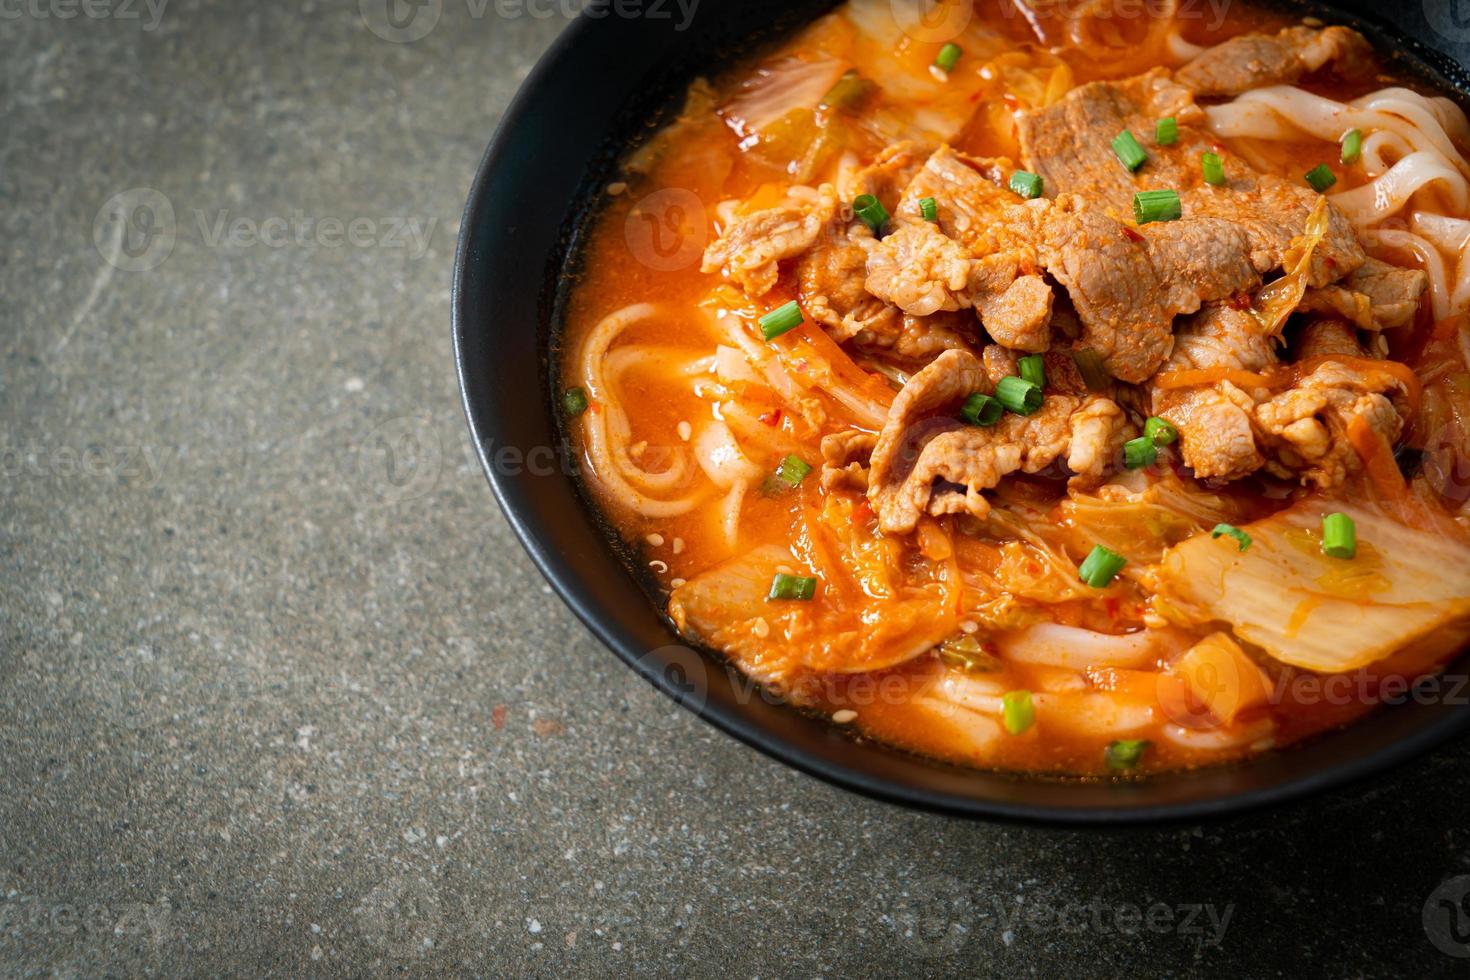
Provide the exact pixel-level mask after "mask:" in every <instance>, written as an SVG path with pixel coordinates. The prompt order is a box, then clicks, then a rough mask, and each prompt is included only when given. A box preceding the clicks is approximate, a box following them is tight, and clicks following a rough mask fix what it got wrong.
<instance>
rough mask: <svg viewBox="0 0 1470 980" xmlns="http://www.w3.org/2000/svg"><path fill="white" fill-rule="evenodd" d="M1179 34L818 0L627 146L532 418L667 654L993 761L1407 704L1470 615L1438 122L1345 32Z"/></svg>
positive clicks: (1071, 18) (1141, 756) (1455, 117)
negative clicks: (604, 529) (652, 582)
mask: <svg viewBox="0 0 1470 980" xmlns="http://www.w3.org/2000/svg"><path fill="white" fill-rule="evenodd" d="M920 13H926V16H922V17H921V16H919V15H920ZM1214 17H1215V14H1214V12H1213V11H1212V10H1208V9H1205V8H1200V9H1195V8H1191V7H1187V6H1181V5H1178V4H1175V3H1164V2H1158V3H1154V4H1152V5H1141V4H1136V3H1129V2H1124V0H1118V2H1117V3H1116V4H1115V3H1114V2H1113V0H1092V2H1072V0H1065V2H1050V3H1044V4H1032V3H1026V2H1024V0H983V2H976V3H974V4H970V3H950V4H948V5H939V6H935V5H933V4H929V5H926V6H914V7H910V6H908V5H906V3H905V2H903V0H894V2H891V3H890V2H889V0H850V2H849V3H847V4H845V5H843V6H841V7H839V8H837V9H836V10H835V11H834V12H832V13H830V14H828V15H826V16H823V17H821V18H820V19H818V20H816V21H814V22H812V23H811V24H809V25H808V26H807V27H805V28H804V29H803V30H801V31H799V32H798V33H796V34H794V35H793V36H791V37H789V38H787V39H786V40H784V41H783V42H781V43H780V44H779V45H777V46H775V47H773V48H770V49H768V50H763V51H761V52H759V53H757V54H755V55H753V56H752V57H751V58H750V60H748V61H746V62H744V63H742V64H738V65H737V66H736V67H734V68H732V69H730V70H729V71H727V72H725V73H723V74H721V75H719V76H718V77H713V78H709V79H700V80H698V81H696V82H695V83H694V84H693V85H692V86H691V87H690V89H689V91H688V93H687V97H686V100H685V104H684V108H683V111H682V112H681V113H680V114H679V116H678V118H677V119H676V120H674V121H673V122H672V123H670V124H669V125H667V126H665V127H664V128H663V129H661V130H659V131H658V132H657V133H655V134H653V135H652V136H651V138H650V139H648V140H647V141H646V142H645V143H644V144H643V145H641V146H640V147H638V148H637V149H636V150H634V151H633V152H632V153H631V154H630V155H629V156H628V157H627V158H626V159H625V160H624V162H623V164H622V173H620V174H619V175H618V177H617V179H616V180H615V181H614V182H612V183H610V184H609V185H608V187H607V188H606V199H605V204H604V207H603V208H602V210H601V212H600V215H599V217H598V218H597V220H596V222H595V224H594V226H593V227H592V229H591V231H590V235H589V238H588V243H587V245H586V252H585V269H584V272H583V273H582V275H581V277H580V278H579V280H578V281H577V282H576V283H575V284H574V286H573V289H572V293H571V298H570V302H569V304H568V307H567V311H568V312H567V317H566V322H565V324H564V325H563V326H564V334H563V337H562V341H561V345H562V357H561V358H560V363H561V365H562V367H563V377H562V378H561V389H560V392H559V395H560V398H561V404H560V406H559V407H560V408H561V409H562V411H563V412H564V413H565V417H566V420H567V426H568V431H569V434H570V438H572V440H573V441H574V442H575V444H576V446H577V448H578V451H579V458H580V459H581V461H582V464H583V470H584V473H585V477H586V483H587V486H588V488H589V490H590V491H591V493H592V495H593V496H594V498H595V499H596V501H597V503H598V505H599V507H600V508H601V509H602V511H603V512H604V513H605V515H606V516H607V518H608V519H609V522H610V523H611V524H612V525H614V526H615V527H616V528H617V529H618V531H619V532H620V533H621V535H622V536H623V537H624V538H625V540H626V541H627V542H628V543H629V545H630V546H631V547H632V549H633V550H634V551H635V553H636V554H637V556H638V558H637V560H638V561H639V562H641V563H643V564H644V565H645V567H646V569H647V570H648V571H649V573H651V574H652V575H653V576H655V577H656V580H657V582H658V583H659V585H660V587H661V588H662V590H663V593H664V595H665V600H664V601H666V603H667V613H668V615H669V617H670V618H671V620H672V622H673V623H674V624H675V625H676V626H677V628H678V629H679V631H680V632H681V633H682V634H683V635H685V636H686V637H688V638H689V640H690V641H691V642H694V643H697V644H700V645H703V646H705V647H708V648H712V649H715V650H718V651H720V652H722V653H723V654H724V655H725V656H727V657H728V658H730V660H731V661H732V662H733V663H734V664H736V665H737V666H738V667H739V669H740V670H742V671H744V672H745V673H746V674H747V675H748V676H749V677H751V678H752V679H754V680H755V681H758V682H759V683H761V684H763V685H766V686H768V687H769V688H770V689H772V690H775V691H777V692H779V693H780V694H781V695H782V696H783V697H785V698H787V699H788V700H789V701H791V702H792V703H793V704H795V705H798V706H800V707H802V708H806V709H810V710H814V711H820V712H823V713H825V714H827V715H829V716H830V717H831V719H832V720H833V722H834V723H836V724H840V725H845V726H849V727H850V728H851V729H852V730H853V731H854V732H855V733H861V734H863V735H866V736H868V737H872V738H876V739H880V740H884V741H887V742H890V743H893V744H896V745H899V746H903V747H906V748H909V749H912V750H915V751H919V752H922V753H927V754H931V755H934V756H938V757H941V758H944V759H948V760H953V761H956V762H959V763H962V764H967V765H972V766H978V767H985V768H996V769H1009V770H1018V771H1027V772H1047V773H1073V774H1082V775H1105V774H1112V775H1116V776H1122V777H1127V776H1135V775H1139V774H1146V773H1149V772H1153V771H1159V770H1167V769H1177V768H1184V767H1192V766H1199V765H1205V764H1214V763H1220V762H1224V761H1228V760H1232V759H1239V758H1243V757H1248V756H1250V755H1252V754H1255V753H1260V752H1264V751H1268V750H1272V749H1276V748H1279V747H1282V746H1285V745H1288V744H1289V743H1291V742H1293V741H1296V740H1299V739H1302V738H1304V737H1307V736H1310V735H1312V734H1313V733H1317V732H1321V731H1323V730H1325V729H1328V728H1332V727H1335V726H1340V725H1343V724H1346V723H1348V722H1350V721H1352V720H1353V719H1355V718H1357V717H1358V716H1360V715H1362V714H1364V713H1365V712H1367V711H1369V710H1370V709H1372V708H1373V707H1374V706H1375V705H1377V704H1380V703H1383V702H1385V701H1392V700H1395V699H1399V698H1403V697H1405V696H1406V693H1405V692H1406V689H1407V687H1408V685H1409V684H1410V683H1411V682H1415V681H1416V680H1417V682H1418V683H1419V684H1420V687H1419V688H1417V689H1416V690H1417V691H1418V692H1419V696H1432V692H1429V693H1426V691H1428V689H1427V688H1426V687H1424V685H1425V684H1427V683H1432V682H1433V681H1434V675H1435V674H1436V673H1437V672H1438V671H1439V670H1440V669H1441V667H1442V666H1443V664H1444V663H1445V662H1446V661H1447V660H1448V659H1449V658H1450V657H1451V656H1453V655H1454V653H1455V652H1456V651H1457V650H1459V649H1461V648H1462V645H1463V643H1464V642H1465V640H1466V639H1467V636H1470V508H1467V504H1466V500H1467V496H1470V460H1467V456H1470V452H1467V449H1470V437H1467V435H1466V430H1465V426H1464V421H1465V418H1466V414H1467V412H1470V364H1467V362H1470V326H1467V319H1466V311H1467V304H1470V266H1466V265H1465V264H1464V263H1462V261H1461V255H1462V253H1463V250H1464V246H1465V243H1466V242H1467V241H1470V184H1467V179H1470V166H1467V163H1466V160H1465V157H1464V155H1463V154H1464V153H1465V151H1466V149H1467V147H1470V127H1467V124H1466V119H1465V116H1464V115H1463V113H1462V112H1461V110H1460V109H1459V108H1458V107H1457V106H1456V105H1455V104H1454V103H1453V102H1452V101H1451V100H1449V99H1448V98H1445V97H1443V96H1442V95H1439V94H1436V93H1434V92H1431V91H1427V90H1425V89H1424V88H1423V86H1422V85H1421V84H1419V83H1417V82H1415V81H1413V80H1410V79H1401V78H1396V77H1394V76H1393V75H1392V69H1391V66H1390V65H1388V64H1387V63H1386V62H1385V61H1384V60H1382V59H1381V58H1379V57H1378V56H1377V55H1376V54H1375V52H1374V51H1373V50H1372V48H1371V47H1370V45H1369V44H1368V42H1367V41H1365V40H1364V39H1363V38H1362V37H1360V36H1359V35H1358V34H1357V33H1355V32H1353V31H1352V30H1350V29H1347V28H1344V27H1341V26H1328V25H1324V24H1321V23H1319V22H1316V21H1310V20H1309V21H1304V22H1298V21H1292V20H1289V19H1287V18H1285V17H1284V16H1282V15H1279V14H1276V13H1270V12H1266V11H1263V10H1256V9H1253V8H1248V7H1244V6H1242V5H1240V4H1235V5H1230V6H1229V10H1228V16H1225V17H1223V18H1222V19H1220V20H1218V21H1216V20H1214V19H1213V18H1214ZM1426 679H1427V680H1426Z"/></svg>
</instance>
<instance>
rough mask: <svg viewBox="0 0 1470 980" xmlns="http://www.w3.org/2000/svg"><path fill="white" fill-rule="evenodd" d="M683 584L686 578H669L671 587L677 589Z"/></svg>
mask: <svg viewBox="0 0 1470 980" xmlns="http://www.w3.org/2000/svg"><path fill="white" fill-rule="evenodd" d="M683 584H684V580H683V579H681V578H671V579H669V586H670V587H671V588H675V589H677V588H678V587H679V586H681V585H683Z"/></svg>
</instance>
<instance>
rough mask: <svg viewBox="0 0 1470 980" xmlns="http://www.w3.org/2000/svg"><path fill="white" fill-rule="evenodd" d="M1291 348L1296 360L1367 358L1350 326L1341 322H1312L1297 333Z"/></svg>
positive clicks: (1367, 355) (1367, 354)
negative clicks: (1339, 357) (1344, 357)
mask: <svg viewBox="0 0 1470 980" xmlns="http://www.w3.org/2000/svg"><path fill="white" fill-rule="evenodd" d="M1292 347H1293V348H1294V349H1295V351H1296V359H1297V360H1298V361H1305V360H1307V359H1308V358H1311V357H1332V356H1346V357H1369V356H1371V355H1370V354H1369V353H1368V352H1367V351H1366V350H1364V349H1363V345H1362V344H1360V343H1358V335H1357V333H1356V331H1354V329H1353V327H1352V325H1351V324H1348V323H1344V322H1343V321H1341V320H1312V321H1310V322H1309V323H1307V324H1306V325H1305V326H1303V327H1302V328H1301V330H1300V331H1298V333H1297V335H1296V337H1295V338H1294V340H1293V343H1292Z"/></svg>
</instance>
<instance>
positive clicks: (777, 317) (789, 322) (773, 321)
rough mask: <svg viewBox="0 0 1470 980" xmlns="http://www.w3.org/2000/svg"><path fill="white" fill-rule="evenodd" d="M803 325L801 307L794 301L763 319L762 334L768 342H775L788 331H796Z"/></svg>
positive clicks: (776, 309) (779, 307)
mask: <svg viewBox="0 0 1470 980" xmlns="http://www.w3.org/2000/svg"><path fill="white" fill-rule="evenodd" d="M801 323H802V320H801V307H799V306H797V305H796V300H792V301H791V302H789V303H786V304H783V305H781V306H778V307H776V308H775V309H774V310H772V311H771V312H769V313H767V314H766V315H765V316H763V317H761V333H763V334H765V337H766V339H767V340H775V339H776V338H777V337H779V336H781V335H782V334H783V333H785V332H786V331H788V330H795V329H796V328H797V327H799V326H801Z"/></svg>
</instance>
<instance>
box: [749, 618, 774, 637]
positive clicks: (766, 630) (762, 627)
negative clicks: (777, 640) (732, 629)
mask: <svg viewBox="0 0 1470 980" xmlns="http://www.w3.org/2000/svg"><path fill="white" fill-rule="evenodd" d="M750 630H751V632H752V633H754V634H755V635H756V636H758V637H760V638H761V639H763V640H764V639H765V638H766V637H768V636H770V635H771V624H770V623H768V622H766V618H765V617H764V616H759V617H757V618H756V621H755V625H753V626H752V627H751V628H750Z"/></svg>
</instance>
